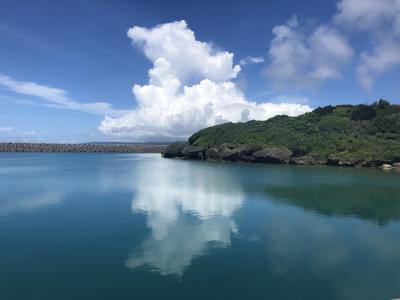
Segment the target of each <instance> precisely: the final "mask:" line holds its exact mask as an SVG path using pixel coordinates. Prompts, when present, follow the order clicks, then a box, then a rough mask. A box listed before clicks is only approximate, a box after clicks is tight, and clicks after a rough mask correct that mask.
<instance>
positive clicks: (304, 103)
mask: <svg viewBox="0 0 400 300" xmlns="http://www.w3.org/2000/svg"><path fill="white" fill-rule="evenodd" d="M380 98H384V99H387V100H389V101H390V102H392V103H397V104H400V0H379V1H378V0H336V1H334V0H332V1H331V0H326V1H314V0H309V1H289V0H264V1H257V0H248V1H224V0H221V1H177V0H172V1H161V0H146V1H122V0H117V1H103V0H86V1H78V0H69V1H63V0H59V1H50V0H48V1H44V0H37V1H28V0H0V141H25V142H90V141H131V142H145V141H174V140H183V139H186V138H187V137H188V136H190V135H191V134H192V133H194V132H195V131H197V130H199V129H202V128H204V127H208V126H213V125H216V124H221V123H224V122H246V121H248V120H253V119H256V120H266V119H268V118H270V117H273V116H275V115H281V114H286V115H290V116H296V115H299V114H303V113H305V112H308V111H310V110H312V109H314V108H316V107H318V106H325V105H330V104H331V105H337V104H360V103H373V102H374V101H376V100H378V99H380Z"/></svg>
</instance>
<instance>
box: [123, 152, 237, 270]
mask: <svg viewBox="0 0 400 300" xmlns="http://www.w3.org/2000/svg"><path fill="white" fill-rule="evenodd" d="M156 163H157V165H153V164H152V163H151V162H149V163H148V164H146V165H144V168H143V169H142V170H141V179H140V180H139V182H137V183H136V185H135V186H136V187H137V196H136V197H135V199H134V200H133V202H132V211H133V212H134V213H145V214H146V215H147V225H148V227H149V228H150V229H151V234H150V236H149V237H148V238H147V239H146V240H145V241H144V242H143V243H142V244H141V245H140V247H138V248H137V249H135V250H134V251H133V252H132V253H131V255H130V257H129V259H128V260H127V262H126V266H127V267H128V268H136V267H140V266H147V267H150V268H151V269H152V270H155V271H157V272H159V273H161V274H163V275H176V276H181V275H182V274H183V272H184V270H185V268H186V267H187V266H189V265H190V263H191V261H192V259H193V258H194V257H196V256H201V255H204V254H206V253H207V252H208V251H209V250H210V249H211V248H213V249H216V248H223V247H228V246H229V245H230V243H231V234H232V233H234V232H236V231H237V226H236V224H235V222H234V221H233V218H232V217H233V214H234V212H235V210H237V209H238V208H239V207H240V206H241V204H242V201H243V200H242V199H243V195H242V192H241V190H240V188H239V185H238V183H237V182H236V180H234V178H233V177H232V176H231V175H230V174H229V170H227V169H226V168H218V169H216V168H209V167H208V166H207V165H200V164H194V163H192V162H190V163H188V162H176V161H173V162H171V161H167V160H166V161H164V162H162V163H161V164H160V161H157V162H156ZM172 164H173V165H172ZM177 164H179V165H177ZM160 165H161V168H162V170H160ZM177 168H178V170H179V172H177V171H176V170H177ZM155 170H157V171H155Z"/></svg>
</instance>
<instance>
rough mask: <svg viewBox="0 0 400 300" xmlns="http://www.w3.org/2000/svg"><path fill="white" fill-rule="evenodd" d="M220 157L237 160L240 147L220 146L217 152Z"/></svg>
mask: <svg viewBox="0 0 400 300" xmlns="http://www.w3.org/2000/svg"><path fill="white" fill-rule="evenodd" d="M219 155H220V157H221V159H223V160H227V161H237V160H239V159H240V156H241V153H240V149H229V148H222V149H221V151H220V152H219Z"/></svg>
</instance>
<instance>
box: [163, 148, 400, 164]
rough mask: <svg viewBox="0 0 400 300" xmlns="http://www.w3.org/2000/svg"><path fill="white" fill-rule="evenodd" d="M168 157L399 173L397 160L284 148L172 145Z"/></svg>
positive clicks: (167, 151) (164, 153) (164, 155)
mask: <svg viewBox="0 0 400 300" xmlns="http://www.w3.org/2000/svg"><path fill="white" fill-rule="evenodd" d="M162 156H163V157H165V158H181V159H197V160H223V161H243V162H258V163H268V164H293V165H331V166H338V167H380V168H382V169H386V170H389V169H398V170H400V162H397V161H367V160H363V159H349V158H341V157H335V156H328V157H322V156H321V155H319V154H318V153H308V154H306V155H299V154H298V153H293V152H292V151H290V150H289V149H288V148H285V147H264V148H263V147H245V146H237V147H235V146H232V145H228V144H222V145H216V146H210V147H206V146H196V145H191V144H172V145H170V146H168V147H166V149H165V151H164V152H163V153H162Z"/></svg>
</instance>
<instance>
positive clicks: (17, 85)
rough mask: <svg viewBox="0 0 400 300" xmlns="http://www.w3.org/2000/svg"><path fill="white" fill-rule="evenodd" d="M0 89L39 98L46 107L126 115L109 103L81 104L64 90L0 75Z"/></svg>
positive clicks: (123, 111)
mask: <svg viewBox="0 0 400 300" xmlns="http://www.w3.org/2000/svg"><path fill="white" fill-rule="evenodd" d="M0 87H2V88H5V89H7V90H9V91H11V92H14V93H17V94H23V95H28V96H33V97H37V98H39V99H41V100H44V101H46V102H45V105H46V106H49V107H54V108H65V109H73V110H79V111H83V112H87V113H93V114H97V115H101V116H104V115H109V116H120V115H123V114H124V113H126V111H125V110H118V109H114V108H112V106H111V104H109V103H105V102H93V103H81V102H78V101H75V100H73V99H71V98H69V97H68V95H67V92H66V91H64V90H62V89H58V88H53V87H49V86H46V85H40V84H37V83H34V82H27V81H18V80H15V79H13V78H11V77H9V76H5V75H2V74H0ZM28 101H29V100H28Z"/></svg>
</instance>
